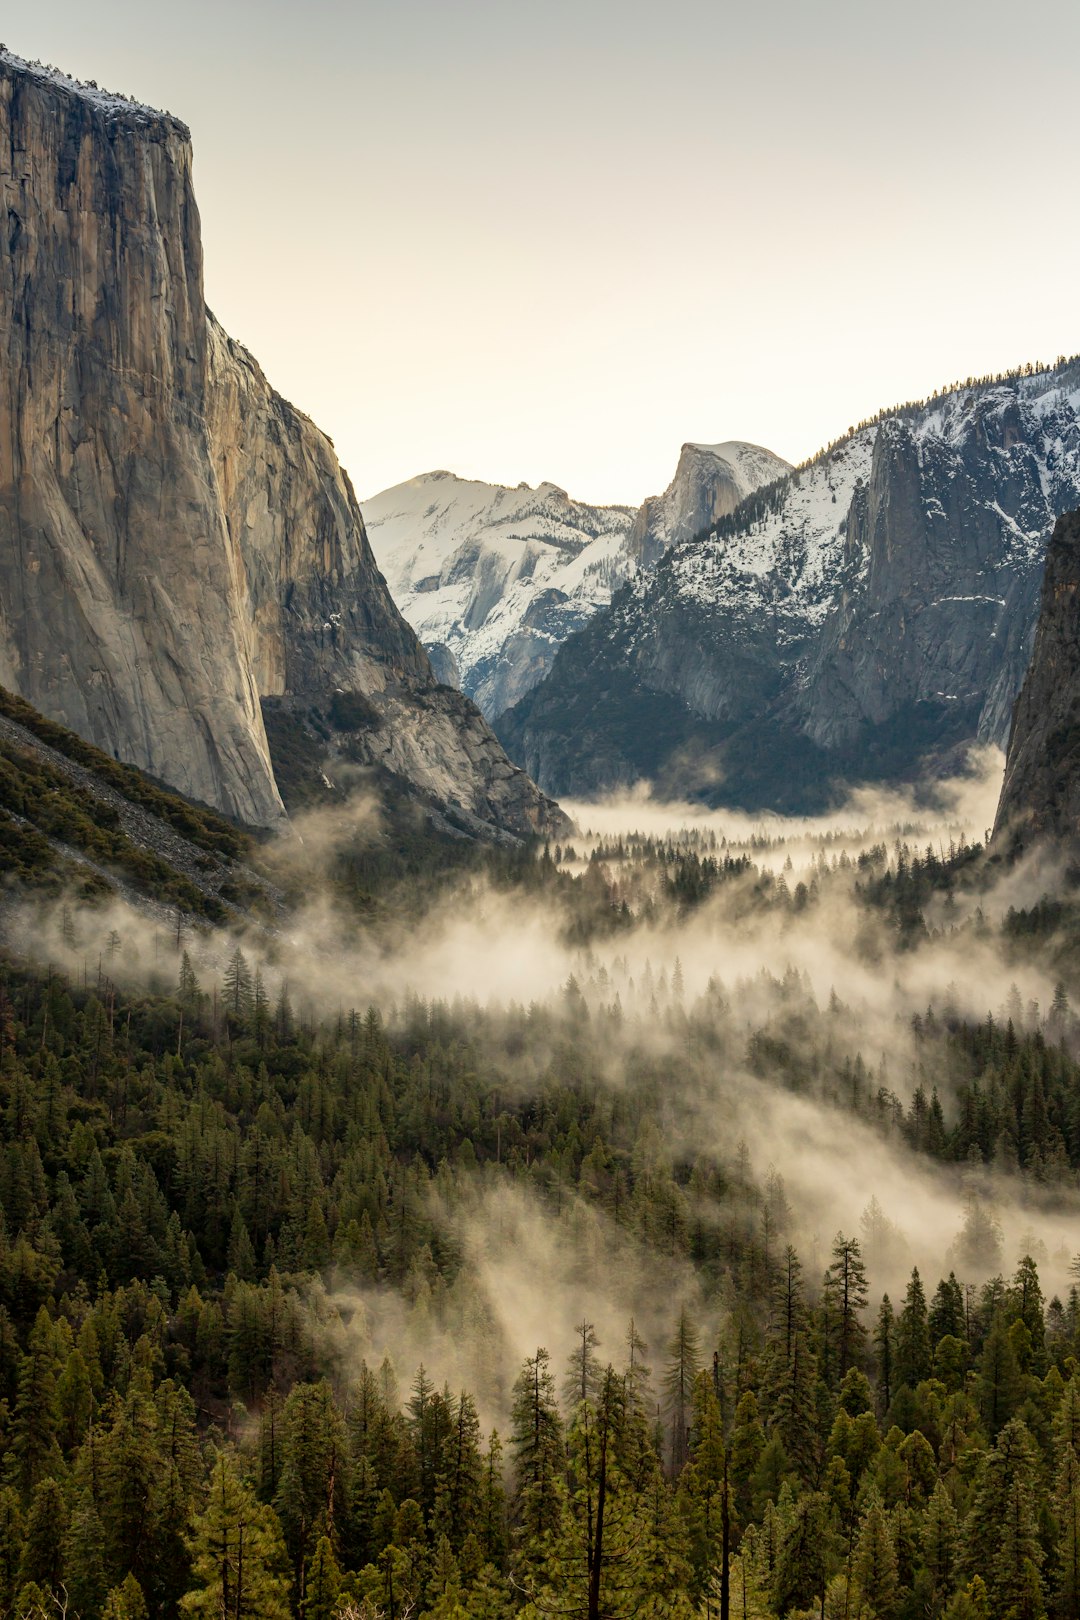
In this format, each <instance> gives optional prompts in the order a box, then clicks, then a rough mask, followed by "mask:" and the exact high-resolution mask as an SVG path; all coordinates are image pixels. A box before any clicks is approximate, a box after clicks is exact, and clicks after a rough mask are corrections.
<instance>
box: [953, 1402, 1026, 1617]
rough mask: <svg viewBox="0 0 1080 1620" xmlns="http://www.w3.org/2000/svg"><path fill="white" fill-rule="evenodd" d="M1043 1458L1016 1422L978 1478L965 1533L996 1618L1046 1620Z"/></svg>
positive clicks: (975, 1571)
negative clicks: (1039, 1486)
mask: <svg viewBox="0 0 1080 1620" xmlns="http://www.w3.org/2000/svg"><path fill="white" fill-rule="evenodd" d="M1038 1470H1039V1458H1038V1452H1037V1450H1036V1447H1035V1444H1034V1441H1033V1440H1032V1438H1031V1435H1030V1433H1029V1431H1028V1429H1027V1427H1026V1425H1025V1424H1024V1423H1022V1422H1021V1421H1020V1419H1019V1418H1013V1419H1012V1420H1011V1421H1010V1422H1009V1423H1007V1424H1006V1425H1005V1427H1004V1428H1003V1429H1002V1431H1001V1433H1000V1434H999V1435H998V1438H997V1443H996V1444H995V1446H994V1449H993V1450H992V1451H991V1452H990V1453H989V1454H988V1456H987V1458H986V1460H985V1462H984V1464H983V1469H982V1474H981V1476H980V1478H979V1484H978V1488H977V1490H976V1494H975V1501H974V1505H973V1506H972V1510H971V1514H970V1517H969V1520H968V1523H967V1526H966V1527H965V1528H966V1539H967V1549H966V1558H967V1561H968V1567H969V1568H970V1570H971V1572H972V1574H974V1575H980V1576H982V1578H983V1579H984V1580H985V1582H986V1587H987V1592H988V1594H989V1597H990V1601H991V1604H992V1605H993V1608H994V1613H995V1614H1000V1615H1002V1616H1013V1617H1015V1620H1042V1617H1043V1616H1044V1615H1045V1612H1046V1610H1045V1606H1044V1604H1043V1601H1042V1584H1041V1579H1040V1575H1039V1571H1040V1569H1041V1566H1042V1561H1043V1552H1042V1547H1041V1545H1040V1542H1039V1532H1038V1515H1037V1502H1036V1482H1037V1478H1038Z"/></svg>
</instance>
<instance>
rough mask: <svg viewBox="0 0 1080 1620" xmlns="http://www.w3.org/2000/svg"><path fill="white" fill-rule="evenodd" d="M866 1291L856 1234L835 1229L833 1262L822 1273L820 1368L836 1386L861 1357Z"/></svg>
mask: <svg viewBox="0 0 1080 1620" xmlns="http://www.w3.org/2000/svg"><path fill="white" fill-rule="evenodd" d="M868 1294H869V1289H868V1284H867V1280H866V1267H865V1265H864V1264H863V1261H862V1254H861V1251H860V1248H859V1242H858V1239H857V1238H846V1237H845V1236H844V1234H843V1233H842V1232H838V1233H837V1235H836V1239H835V1241H834V1243H833V1248H832V1262H831V1264H830V1266H829V1268H828V1270H827V1271H826V1273H825V1297H824V1307H823V1308H824V1323H825V1331H824V1335H823V1339H824V1343H825V1345H826V1346H827V1348H828V1352H829V1355H828V1360H827V1361H823V1363H822V1372H823V1373H824V1375H825V1377H826V1379H827V1380H828V1382H829V1383H830V1385H832V1386H833V1387H835V1386H836V1385H838V1384H840V1383H841V1381H842V1380H843V1377H844V1374H845V1373H846V1372H847V1370H848V1368H849V1367H854V1366H856V1365H857V1364H858V1363H859V1361H860V1360H861V1359H862V1355H863V1352H864V1349H865V1345H866V1328H865V1327H864V1326H863V1323H862V1321H861V1319H860V1312H862V1311H863V1310H865V1308H866V1302H867V1298H868Z"/></svg>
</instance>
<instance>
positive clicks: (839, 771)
mask: <svg viewBox="0 0 1080 1620" xmlns="http://www.w3.org/2000/svg"><path fill="white" fill-rule="evenodd" d="M1077 506H1080V360H1076V359H1073V360H1068V361H1065V360H1063V361H1060V362H1059V363H1058V364H1056V365H1055V366H1053V367H1052V368H1035V367H1026V368H1024V369H1023V371H1021V372H1018V373H1015V374H1012V375H1009V376H1003V377H992V378H987V379H984V380H981V381H978V382H972V383H968V384H964V385H958V386H956V387H954V388H951V389H949V390H946V392H945V393H944V394H943V395H940V396H935V397H934V398H932V399H929V400H927V401H925V402H921V403H912V404H910V405H905V406H900V407H897V408H895V409H893V410H890V411H885V412H883V413H882V414H881V415H880V416H879V417H878V418H877V419H875V420H874V421H873V422H870V423H865V424H863V425H862V426H860V427H859V428H858V429H855V430H851V431H849V432H848V433H847V434H846V435H845V436H844V437H843V438H841V439H839V440H838V441H837V442H836V443H835V444H833V445H832V446H831V447H830V448H829V449H828V450H826V451H824V452H822V453H821V454H820V455H819V456H817V457H815V458H814V460H813V461H812V462H810V463H808V464H806V465H805V466H803V467H801V468H799V469H795V470H792V471H791V472H790V473H787V474H786V475H785V476H784V477H783V478H781V479H780V480H779V481H777V482H775V483H772V484H770V485H769V486H768V487H767V488H763V489H761V490H760V491H758V492H757V493H756V494H754V495H753V496H751V497H750V498H749V499H747V500H746V501H745V502H744V503H743V504H742V505H741V506H740V507H739V509H738V510H737V511H736V512H735V513H734V514H733V515H732V516H730V517H726V518H719V519H717V520H716V522H715V525H714V527H713V528H712V529H711V530H710V531H709V532H707V533H706V534H705V535H704V536H703V535H701V534H700V533H696V534H695V535H694V536H693V538H692V539H690V540H689V541H684V542H681V543H680V542H679V541H678V540H676V541H675V543H674V544H669V545H668V547H667V549H666V550H665V551H664V553H663V555H662V556H661V558H660V559H659V561H658V562H657V564H656V566H655V568H654V569H653V570H652V571H651V572H650V573H649V574H647V575H646V574H642V575H641V576H639V577H638V578H636V579H634V580H632V581H630V582H628V585H627V587H626V589H624V590H623V591H621V592H620V593H619V594H618V596H617V598H616V599H615V601H614V602H613V604H612V606H611V607H610V609H608V610H607V611H605V612H603V613H600V614H598V615H597V616H596V617H595V618H594V619H593V620H592V621H591V622H590V623H589V625H588V626H586V628H585V629H584V631H583V632H582V633H581V634H580V635H578V636H575V637H574V638H572V639H571V641H569V642H568V643H567V644H566V645H565V646H564V647H563V648H562V649H561V650H560V653H559V656H558V658H557V659H556V661H555V663H554V665H553V667H552V670H551V672H550V674H549V675H548V676H547V677H546V678H545V680H544V681H543V683H542V684H541V685H539V686H538V687H536V688H534V689H533V691H531V692H530V693H528V694H527V696H526V698H525V699H524V700H522V702H521V703H519V704H518V705H516V706H515V708H514V709H513V710H512V711H510V712H508V713H507V714H505V715H503V716H501V717H500V722H499V726H498V728H497V729H498V731H499V735H500V737H501V738H502V741H503V742H504V744H505V745H506V746H507V749H508V752H509V753H510V755H511V758H514V759H516V760H518V762H519V763H522V764H524V765H526V767H527V768H528V769H529V770H530V771H531V772H532V774H533V775H534V777H535V778H536V780H537V781H539V782H540V784H541V785H542V786H543V787H544V789H545V791H547V792H554V793H561V794H566V795H578V796H581V795H584V794H589V793H594V792H597V791H603V790H605V789H608V788H611V787H615V786H623V785H625V784H628V783H632V782H634V781H636V780H639V779H641V778H646V777H647V778H649V779H651V780H652V781H653V782H654V783H655V784H657V786H658V789H659V790H660V791H663V792H666V793H669V794H673V795H683V794H687V793H693V794H699V795H700V796H701V797H703V798H706V799H712V800H715V801H719V802H724V803H739V804H742V805H744V806H745V807H747V808H753V809H759V808H764V807H771V808H783V809H788V810H798V811H803V810H812V809H819V808H821V807H822V806H823V805H824V804H826V803H829V802H831V796H832V795H833V794H834V793H835V792H836V791H839V788H838V787H837V784H842V783H844V782H845V781H846V782H851V781H867V780H872V779H875V778H876V779H890V778H893V777H896V776H902V775H905V774H911V773H913V772H914V771H916V770H917V769H918V768H919V767H920V762H921V761H924V760H925V759H926V758H927V757H928V756H930V757H936V758H938V759H939V760H940V761H941V762H942V764H943V766H944V765H946V764H947V762H948V761H947V756H948V754H949V751H950V750H953V749H954V748H957V747H959V746H961V745H964V744H966V743H968V742H970V741H972V740H974V739H976V738H978V739H981V740H982V741H985V742H993V743H998V744H1002V743H1004V741H1005V739H1006V738H1007V736H1008V730H1009V717H1010V714H1011V712H1012V705H1013V700H1014V698H1015V696H1016V693H1017V691H1018V689H1019V686H1020V682H1021V680H1022V678H1023V674H1024V670H1025V668H1026V666H1027V661H1028V657H1029V656H1030V650H1031V636H1032V631H1033V628H1034V623H1035V615H1036V611H1037V604H1038V590H1039V579H1040V576H1041V573H1042V566H1043V557H1044V554H1045V549H1046V544H1047V539H1048V537H1049V534H1050V531H1051V529H1052V527H1053V525H1054V521H1055V519H1056V518H1057V517H1058V515H1059V514H1060V513H1062V512H1065V511H1068V510H1071V509H1074V508H1075V507H1077Z"/></svg>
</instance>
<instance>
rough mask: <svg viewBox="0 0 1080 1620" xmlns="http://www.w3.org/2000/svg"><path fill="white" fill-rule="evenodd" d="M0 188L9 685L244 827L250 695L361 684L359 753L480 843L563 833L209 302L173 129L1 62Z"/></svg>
mask: <svg viewBox="0 0 1080 1620" xmlns="http://www.w3.org/2000/svg"><path fill="white" fill-rule="evenodd" d="M0 191H2V194H3V205H4V210H5V216H6V230H7V243H8V252H7V255H6V257H5V261H4V265H3V268H2V270H0V343H2V344H3V351H4V356H5V358H4V361H3V362H2V363H0V683H2V684H4V685H7V686H9V687H10V688H11V689H12V690H14V691H16V692H18V693H20V694H21V695H22V696H23V697H25V698H27V699H28V700H29V701H30V702H32V703H33V704H34V705H35V706H36V707H38V708H39V709H41V710H42V711H43V712H44V713H45V714H47V715H49V716H51V717H52V718H54V719H57V720H59V721H61V722H62V723H64V724H65V725H68V726H70V727H71V728H72V729H73V730H75V731H77V732H79V733H80V735H82V736H84V737H86V738H87V739H88V740H90V741H92V742H94V743H96V744H97V745H98V746H100V747H102V748H105V749H107V750H108V751H109V752H111V753H113V754H114V755H116V756H117V757H119V758H122V759H125V760H128V761H130V762H131V763H133V764H136V765H138V766H140V767H141V768H142V769H144V770H146V771H149V772H151V773H152V774H153V775H155V776H157V777H159V778H161V779H162V780H164V781H166V782H168V783H170V784H171V785H172V786H174V787H176V788H179V789H180V790H181V791H182V792H184V793H186V794H188V795H189V796H190V797H192V798H195V799H198V800H201V801H203V802H205V803H207V804H209V805H212V806H214V807H216V808H218V809H220V810H223V811H225V812H226V813H228V814H229V815H231V816H233V817H235V818H236V819H238V820H241V821H244V822H247V823H250V824H254V825H270V824H273V823H275V822H276V821H278V820H280V819H281V818H282V816H283V814H284V811H283V807H282V803H281V799H280V796H279V793H278V789H277V785H276V783H275V778H274V771H273V765H272V762H271V758H270V753H269V749H268V746H267V739H266V733H265V729H264V725H263V718H262V712H261V700H262V699H266V698H274V699H279V700H281V701H285V702H288V703H293V704H296V705H298V706H303V705H305V704H307V703H310V702H312V701H321V702H323V703H324V704H325V703H328V702H329V700H330V699H331V697H332V696H333V694H334V693H335V692H346V693H348V692H355V693H359V694H363V695H364V697H365V698H366V699H367V709H366V711H365V712H366V713H368V714H369V715H370V716H371V717H372V721H371V723H370V724H369V725H368V726H367V727H366V728H365V735H366V733H367V732H370V733H371V740H370V745H368V744H365V742H364V738H363V736H361V737H360V738H359V739H356V738H354V739H353V744H354V754H355V753H356V752H357V751H359V753H360V754H361V755H363V753H364V752H365V748H366V749H367V752H368V753H370V755H371V756H372V758H373V760H375V759H377V760H378V762H380V763H383V764H385V765H386V766H387V767H388V768H390V769H393V770H394V771H396V772H398V773H399V774H400V775H401V777H402V779H403V782H404V783H405V784H406V785H409V784H411V785H412V786H414V787H416V788H417V789H418V790H419V791H420V792H421V793H423V794H424V795H429V796H433V797H435V798H437V799H439V800H440V801H442V802H443V803H446V804H449V805H451V806H453V807H455V808H457V809H460V810H461V811H462V812H463V813H464V815H465V816H466V818H471V819H472V820H473V821H475V822H476V823H477V824H481V823H482V824H486V825H488V826H489V827H490V828H491V830H494V831H503V832H510V833H515V834H523V833H526V832H528V831H531V830H534V829H542V828H544V827H545V826H546V825H547V824H548V823H549V822H550V821H551V820H552V818H554V819H555V821H556V822H558V821H559V817H558V813H557V812H556V811H555V810H554V807H552V806H551V805H550V804H549V803H548V801H546V800H545V799H544V798H543V796H542V795H540V794H538V793H537V791H536V789H535V788H533V787H532V784H531V783H529V782H528V781H527V779H526V778H525V777H524V776H523V775H522V773H521V772H519V771H517V770H516V769H515V768H514V767H512V766H510V765H509V763H508V762H507V761H506V759H505V757H504V756H503V754H502V750H501V748H500V747H499V745H498V743H497V742H496V740H495V738H494V736H493V735H492V734H491V733H490V731H489V730H488V729H487V727H486V725H485V724H484V722H483V721H482V720H481V719H480V717H479V716H478V715H477V714H476V713H475V711H472V712H470V713H468V714H467V715H464V716H463V715H462V714H461V713H460V706H459V703H458V701H457V698H456V694H450V695H449V696H446V695H444V694H443V691H442V689H441V688H440V687H439V686H438V684H437V683H436V680H435V677H434V675H433V673H432V669H431V665H430V663H429V661H428V659H427V657H426V655H425V653H424V651H423V649H422V647H421V646H420V645H419V643H418V642H417V639H416V637H415V635H414V634H413V632H412V631H411V630H410V629H409V627H408V626H407V625H406V624H405V622H404V621H403V620H402V618H401V616H400V614H399V613H398V611H397V609H396V608H395V606H394V604H393V602H392V600H391V598H390V595H389V593H388V591H387V589H386V586H385V583H384V581H383V579H382V577H381V575H380V574H379V571H378V569H377V567H376V565H375V562H374V559H373V558H372V555H371V551H370V548H369V546H368V543H367V539H366V535H365V532H364V526H363V522H362V519H361V516H360V511H359V508H358V506H357V503H356V499H355V496H354V494H353V491H352V488H351V486H350V484H349V481H348V478H347V477H346V476H345V474H344V473H343V471H342V469H341V468H340V466H339V465H338V462H337V458H336V456H335V455H334V452H333V448H332V446H331V444H330V442H329V440H328V439H327V438H326V437H325V435H324V434H322V433H320V432H319V430H318V429H317V428H316V427H315V426H314V424H313V423H311V422H310V421H309V420H308V419H307V418H306V417H305V416H303V415H302V414H301V413H300V412H299V411H297V410H295V409H294V408H293V407H292V406H290V405H289V404H287V403H286V401H284V400H283V399H282V398H281V397H280V396H279V395H278V394H276V393H275V392H274V390H273V389H272V388H271V387H270V385H269V384H268V383H267V381H266V378H265V377H264V376H263V373H262V371H261V370H260V368H259V367H258V365H257V364H256V363H255V361H254V360H253V359H252V358H251V356H250V355H249V354H247V353H246V351H245V350H244V349H243V348H241V347H240V345H239V344H236V343H234V342H233V341H232V340H231V339H230V338H228V337H227V336H226V334H225V333H224V332H223V331H222V330H221V329H220V327H219V326H218V325H217V324H216V322H215V321H214V320H213V318H212V317H211V316H210V315H209V313H208V311H207V310H206V307H205V303H204V299H203V278H202V246H201V238H200V229H199V214H198V209H197V207H196V203H195V197H194V192H193V189H192V179H191V145H190V138H189V133H188V130H187V129H186V127H185V126H184V125H183V124H182V123H180V122H179V120H177V119H175V118H173V117H171V116H169V115H166V114H161V113H157V112H154V111H152V110H150V109H148V108H144V107H140V106H138V105H136V104H134V103H132V102H128V101H126V100H124V99H123V98H122V97H116V96H110V95H107V94H105V93H103V92H100V91H98V90H97V89H96V88H94V87H93V86H83V85H78V84H76V83H75V82H74V81H72V80H69V79H67V78H65V77H64V76H63V75H61V74H58V73H56V72H55V71H53V70H51V69H41V68H39V67H36V66H31V65H28V64H26V63H24V62H21V61H20V60H19V59H17V58H15V57H12V56H11V55H9V54H6V53H5V54H0ZM376 734H377V736H376ZM391 738H393V739H394V740H393V741H391Z"/></svg>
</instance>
